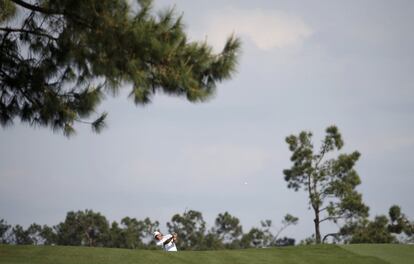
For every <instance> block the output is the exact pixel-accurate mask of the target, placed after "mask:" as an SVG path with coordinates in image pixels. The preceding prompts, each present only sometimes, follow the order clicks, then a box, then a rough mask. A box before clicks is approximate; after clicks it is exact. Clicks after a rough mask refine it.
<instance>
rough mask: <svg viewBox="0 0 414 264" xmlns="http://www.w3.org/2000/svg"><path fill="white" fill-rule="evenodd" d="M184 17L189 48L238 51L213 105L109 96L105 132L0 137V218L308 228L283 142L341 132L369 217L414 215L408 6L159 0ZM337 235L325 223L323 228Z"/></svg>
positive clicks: (413, 68)
mask: <svg viewBox="0 0 414 264" xmlns="http://www.w3.org/2000/svg"><path fill="white" fill-rule="evenodd" d="M173 5H175V7H176V10H177V11H178V12H179V13H181V12H183V14H184V22H185V23H186V25H187V32H188V33H189V35H190V38H191V39H194V40H205V39H207V41H208V42H209V43H211V45H213V46H214V48H215V49H216V50H220V49H221V48H222V46H223V44H224V41H225V39H226V37H227V36H229V35H230V34H231V33H232V32H234V33H235V34H236V35H237V36H240V37H241V39H242V41H243V52H242V55H241V59H240V62H239V67H238V73H237V74H236V75H235V77H234V78H233V79H232V80H230V81H227V82H225V83H222V84H220V85H219V87H218V89H217V93H216V95H215V97H214V98H212V100H210V101H208V102H206V103H202V104H192V103H189V102H187V101H186V100H184V99H180V98H176V97H167V96H165V95H158V96H156V97H155V98H154V100H153V103H152V104H151V105H148V106H146V107H136V106H135V105H134V104H133V102H132V101H131V100H128V99H127V98H126V94H127V92H128V88H127V87H126V90H125V92H124V93H123V94H121V95H120V96H118V97H116V98H108V100H107V101H105V103H104V104H102V107H101V110H105V111H108V112H109V116H108V128H107V129H106V130H104V131H103V132H102V133H101V134H99V135H96V134H93V133H92V132H90V130H89V127H83V126H78V133H77V135H76V136H75V137H73V138H71V139H67V138H65V137H64V136H62V135H61V134H53V133H52V131H51V130H49V129H44V128H40V129H33V128H30V127H28V126H27V125H21V124H19V122H18V121H17V122H16V125H15V126H13V127H10V128H7V129H0V218H4V219H6V220H7V222H8V223H9V224H21V225H24V226H27V225H28V224H30V223H32V222H36V223H39V224H49V225H52V224H53V225H54V224H57V223H58V222H60V221H63V220H64V218H65V215H66V213H67V212H68V211H70V210H83V209H93V210H95V211H99V212H101V213H102V214H104V215H105V216H107V217H108V218H109V220H111V221H112V220H116V221H120V220H121V218H123V217H124V216H130V217H136V218H139V219H142V218H144V217H147V216H148V217H151V218H152V219H157V220H159V221H160V222H161V228H162V229H161V230H162V231H166V226H165V223H166V222H167V221H169V220H170V219H171V216H172V215H173V214H175V213H182V212H184V210H186V208H187V209H195V210H199V211H201V212H202V213H203V215H204V218H205V220H206V221H207V222H208V223H209V226H211V224H213V222H214V219H215V217H216V216H217V214H218V213H222V212H224V211H228V212H230V213H231V214H233V215H235V216H237V217H239V218H240V220H241V222H242V224H243V226H244V231H248V230H247V229H248V228H250V227H252V226H258V225H259V222H260V220H264V219H271V220H273V221H274V223H275V230H276V228H277V227H278V226H280V225H279V223H280V221H281V219H282V217H283V216H284V215H285V214H286V213H291V214H293V215H295V216H298V217H299V218H300V220H299V224H298V225H297V226H295V227H292V228H290V229H288V230H287V231H286V232H285V234H282V235H288V236H291V237H295V238H297V239H302V238H305V237H307V236H309V235H311V234H312V232H313V221H312V219H313V218H312V212H311V211H309V210H308V205H307V200H306V195H305V194H304V193H303V192H294V191H293V190H289V189H287V185H286V182H285V181H284V179H283V173H282V171H283V169H286V168H289V166H290V162H289V158H290V153H289V151H288V148H287V145H286V143H285V141H284V139H285V137H286V136H288V135H290V134H292V133H299V132H300V131H301V130H309V131H312V132H313V133H314V135H315V136H314V142H315V145H316V146H319V142H320V140H321V139H322V137H323V135H324V130H325V128H326V127H327V126H329V125H331V124H336V125H337V126H338V127H339V129H340V131H341V133H342V135H343V138H344V141H345V147H344V152H350V151H353V150H358V151H360V152H361V154H362V156H361V159H360V160H359V161H358V163H357V166H356V169H357V171H358V172H359V174H360V176H361V179H362V184H361V186H360V188H359V190H360V191H361V192H362V193H363V198H364V200H365V202H366V203H367V204H368V205H369V206H370V209H371V210H370V213H371V216H374V215H377V214H384V213H387V211H388V208H389V207H390V206H391V205H393V204H398V205H401V207H402V209H403V212H405V213H406V214H407V215H408V216H409V217H410V218H411V219H413V218H414V203H413V194H412V190H413V186H414V167H413V162H414V155H413V153H414V33H413V32H414V31H413V29H412V26H413V25H414V16H413V11H414V1H410V0H407V1H380V0H375V1H374V0H373V1H368V0H365V1H356V0H354V1H331V0H325V1H291V0H289V1H274V0H272V1H270V0H267V1H236V0H234V1H231V0H228V1H215V0H214V1H211V0H210V1H191V0H177V1H166V0H163V1H160V0H159V1H156V9H157V10H158V9H160V8H166V7H169V6H170V7H171V6H173ZM331 230H335V227H334V226H329V227H328V226H326V225H322V232H323V233H325V232H327V231H331Z"/></svg>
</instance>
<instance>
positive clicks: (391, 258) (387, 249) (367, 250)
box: [342, 244, 414, 264]
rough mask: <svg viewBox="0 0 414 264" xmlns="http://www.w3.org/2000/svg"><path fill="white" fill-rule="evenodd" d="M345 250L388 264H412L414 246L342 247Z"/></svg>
mask: <svg viewBox="0 0 414 264" xmlns="http://www.w3.org/2000/svg"><path fill="white" fill-rule="evenodd" d="M342 247H343V248H345V249H346V250H348V251H350V252H353V253H356V254H358V255H362V256H375V257H377V258H379V259H382V260H385V261H387V262H388V263H395V264H413V263H414V245H396V244H353V245H344V246H342Z"/></svg>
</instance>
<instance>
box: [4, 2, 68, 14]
mask: <svg viewBox="0 0 414 264" xmlns="http://www.w3.org/2000/svg"><path fill="white" fill-rule="evenodd" d="M11 1H12V2H14V3H15V4H17V5H19V6H21V7H24V8H26V9H29V10H32V11H36V12H40V13H44V14H48V15H63V13H62V12H58V11H57V10H51V9H47V8H43V7H41V6H37V5H32V4H29V3H27V2H24V1H21V0H11Z"/></svg>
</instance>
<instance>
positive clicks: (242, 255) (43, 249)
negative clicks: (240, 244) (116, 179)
mask: <svg viewBox="0 0 414 264" xmlns="http://www.w3.org/2000/svg"><path fill="white" fill-rule="evenodd" d="M377 246H378V249H377V251H382V253H383V254H382V255H380V256H379V257H378V256H377V253H376V249H375V247H377ZM387 246H389V247H387ZM413 251H414V246H401V245H385V247H383V245H373V247H372V248H370V247H365V245H356V246H344V247H341V246H335V245H320V246H298V247H287V248H269V249H246V250H223V251H187V252H184V251H182V252H176V253H164V252H162V251H151V250H127V249H110V248H87V247H61V246H55V247H52V246H9V245H0V263H9V264H17V263H19V264H22V263H25V264H26V263H33V264H37V263H38V264H83V263H84V264H98V263H99V264H129V263H131V264H132V263H133V264H139V263H148V264H158V263H159V264H161V263H163V264H164V263H168V264H179V263H180V264H181V263H185V264H191V263H194V264H224V263H229V264H252V263H259V264H260V263H271V264H279V263H280V264H282V263H283V264H296V263H297V264H305V263H306V264H313V263H314V264H324V263H326V264H328V263H329V264H332V263H334V264H349V263H351V264H359V263H361V264H362V263H363V264H385V263H399V264H402V263H414V260H413ZM394 254H396V255H398V256H394ZM392 261H394V262H392ZM395 261H397V262H395ZM410 261H411V262H410Z"/></svg>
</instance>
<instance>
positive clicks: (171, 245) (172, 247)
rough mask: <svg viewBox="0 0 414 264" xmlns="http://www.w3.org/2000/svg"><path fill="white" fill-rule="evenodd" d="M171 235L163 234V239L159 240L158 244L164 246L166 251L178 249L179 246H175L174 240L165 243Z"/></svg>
mask: <svg viewBox="0 0 414 264" xmlns="http://www.w3.org/2000/svg"><path fill="white" fill-rule="evenodd" d="M171 237H172V235H170V234H168V235H165V236H163V237H162V239H161V240H159V241H157V243H156V244H157V246H160V247H162V248H164V250H165V251H177V247H176V246H175V243H174V242H173V241H172V240H171V241H170V242H168V243H167V244H165V245H164V242H165V241H166V240H167V239H170V238H171Z"/></svg>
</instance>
